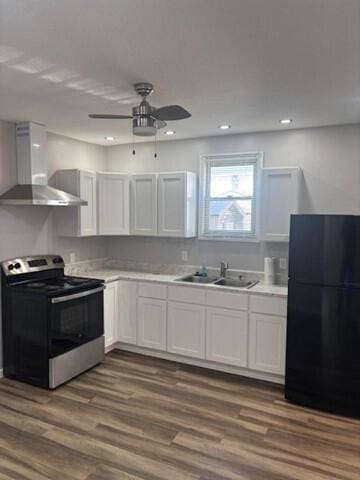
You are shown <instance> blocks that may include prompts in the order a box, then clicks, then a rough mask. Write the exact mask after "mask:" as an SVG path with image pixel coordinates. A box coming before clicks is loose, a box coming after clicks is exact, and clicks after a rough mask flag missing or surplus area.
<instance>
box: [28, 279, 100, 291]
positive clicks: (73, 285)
mask: <svg viewBox="0 0 360 480" xmlns="http://www.w3.org/2000/svg"><path fill="white" fill-rule="evenodd" d="M100 283H102V280H98V279H90V278H81V277H69V276H64V277H55V278H45V279H41V280H36V281H31V282H26V283H23V284H22V285H21V288H25V289H26V290H28V291H29V292H30V291H31V292H33V293H45V294H57V293H68V292H70V291H73V290H79V289H83V288H94V287H95V286H96V285H99V284H100Z"/></svg>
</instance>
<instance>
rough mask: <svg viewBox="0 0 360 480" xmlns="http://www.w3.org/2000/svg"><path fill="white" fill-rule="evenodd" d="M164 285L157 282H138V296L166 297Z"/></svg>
mask: <svg viewBox="0 0 360 480" xmlns="http://www.w3.org/2000/svg"><path fill="white" fill-rule="evenodd" d="M166 288H167V287H166V285H159V284H158V283H139V290H138V295H139V297H148V298H160V299H162V300H165V299H166Z"/></svg>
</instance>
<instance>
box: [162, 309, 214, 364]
mask: <svg viewBox="0 0 360 480" xmlns="http://www.w3.org/2000/svg"><path fill="white" fill-rule="evenodd" d="M167 349H168V352H171V353H176V354H178V355H186V356H187V357H194V358H205V307H203V306H202V305H192V304H190V303H176V302H169V303H168V348H167Z"/></svg>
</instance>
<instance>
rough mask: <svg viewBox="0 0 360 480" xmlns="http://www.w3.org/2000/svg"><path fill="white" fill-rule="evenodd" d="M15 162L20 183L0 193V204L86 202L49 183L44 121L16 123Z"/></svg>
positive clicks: (56, 204) (74, 203)
mask: <svg viewBox="0 0 360 480" xmlns="http://www.w3.org/2000/svg"><path fill="white" fill-rule="evenodd" d="M16 163H17V177H18V183H17V185H15V186H14V187H12V188H11V189H10V190H8V191H7V192H5V193H3V194H2V195H0V205H43V206H53V207H66V206H79V205H87V202H86V201H84V200H81V198H78V197H76V196H75V195H71V194H70V193H67V192H63V191H62V190H58V189H56V188H53V187H50V186H49V185H48V184H47V160H46V130H45V126H44V125H40V124H38V123H33V122H21V123H18V124H16Z"/></svg>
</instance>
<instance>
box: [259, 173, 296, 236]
mask: <svg viewBox="0 0 360 480" xmlns="http://www.w3.org/2000/svg"><path fill="white" fill-rule="evenodd" d="M300 185H301V169H300V168H297V167H289V168H264V169H263V170H262V189H261V191H262V198H261V238H262V240H264V241H267V242H288V241H289V229H290V215H291V214H293V213H299V201H300Z"/></svg>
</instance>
